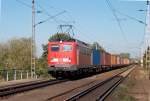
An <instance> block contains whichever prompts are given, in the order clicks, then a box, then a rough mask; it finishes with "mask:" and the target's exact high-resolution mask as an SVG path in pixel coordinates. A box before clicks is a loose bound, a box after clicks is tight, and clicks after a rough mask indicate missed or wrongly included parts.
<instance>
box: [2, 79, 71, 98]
mask: <svg viewBox="0 0 150 101" xmlns="http://www.w3.org/2000/svg"><path fill="white" fill-rule="evenodd" d="M66 81H68V80H67V79H57V80H37V81H31V82H26V83H20V84H13V85H8V86H2V87H1V88H0V97H6V96H9V95H13V94H16V93H20V92H25V91H29V90H33V89H36V88H41V87H45V86H49V85H54V84H58V83H61V82H66Z"/></svg>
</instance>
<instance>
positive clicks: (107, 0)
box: [105, 0, 128, 42]
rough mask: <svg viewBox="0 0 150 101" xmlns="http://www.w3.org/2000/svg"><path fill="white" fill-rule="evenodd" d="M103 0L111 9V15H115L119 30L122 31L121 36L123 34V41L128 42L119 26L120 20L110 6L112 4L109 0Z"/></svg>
mask: <svg viewBox="0 0 150 101" xmlns="http://www.w3.org/2000/svg"><path fill="white" fill-rule="evenodd" d="M105 1H106V4H107V5H108V8H109V9H110V10H111V11H112V14H113V16H114V17H115V19H116V21H117V24H118V26H119V29H120V31H121V33H122V36H123V38H124V40H125V42H128V40H127V38H126V36H125V33H124V31H123V28H122V26H121V23H120V20H119V18H118V16H117V14H116V10H115V9H114V7H113V6H112V4H111V2H110V1H109V0H105Z"/></svg>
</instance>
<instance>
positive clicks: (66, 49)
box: [63, 45, 72, 51]
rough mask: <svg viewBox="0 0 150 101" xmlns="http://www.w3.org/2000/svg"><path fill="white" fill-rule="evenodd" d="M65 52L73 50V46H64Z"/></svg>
mask: <svg viewBox="0 0 150 101" xmlns="http://www.w3.org/2000/svg"><path fill="white" fill-rule="evenodd" d="M63 50H64V51H71V50H72V46H71V45H64V46H63Z"/></svg>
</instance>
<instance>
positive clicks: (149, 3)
mask: <svg viewBox="0 0 150 101" xmlns="http://www.w3.org/2000/svg"><path fill="white" fill-rule="evenodd" d="M146 22H147V26H146V34H147V40H146V41H147V45H146V49H147V51H146V68H147V70H148V72H149V68H150V67H149V62H150V61H149V59H148V57H149V56H147V55H149V54H147V53H149V50H148V48H147V47H149V46H150V1H149V0H147V17H146ZM148 74H149V79H150V72H149V73H148Z"/></svg>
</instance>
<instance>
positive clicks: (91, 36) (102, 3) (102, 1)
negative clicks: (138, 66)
mask: <svg viewBox="0 0 150 101" xmlns="http://www.w3.org/2000/svg"><path fill="white" fill-rule="evenodd" d="M31 1H32V0H1V7H0V8H1V17H0V43H3V42H7V41H8V40H10V39H11V38H20V37H31V35H32V27H31V25H32V9H31ZM35 2H36V10H37V11H41V13H36V23H38V22H40V21H43V20H45V19H47V18H49V16H54V15H57V14H59V13H61V12H64V11H65V12H64V13H62V14H61V15H58V16H56V17H55V18H54V19H50V20H48V21H46V22H44V23H42V24H39V25H37V26H36V45H37V46H36V47H37V56H40V55H41V54H42V47H41V45H42V44H46V43H47V42H48V38H49V37H50V36H51V35H53V34H54V33H56V32H58V30H59V29H58V25H60V24H71V25H73V26H74V28H73V30H74V34H75V35H74V37H75V38H77V39H80V40H82V41H85V42H87V43H93V42H95V41H97V42H99V44H100V45H101V46H103V47H104V48H105V49H106V50H107V51H108V52H111V53H116V54H117V53H121V52H128V53H131V56H132V57H139V55H140V47H141V43H142V42H143V40H144V35H145V32H144V30H145V25H144V24H141V23H139V22H138V21H136V20H133V19H131V18H129V17H126V16H123V15H121V14H119V13H115V14H116V16H117V18H118V20H119V21H120V25H121V28H122V31H123V33H122V31H121V30H120V28H119V26H118V23H117V21H116V18H115V16H114V15H113V13H112V10H111V9H110V8H109V6H108V5H107V3H106V0H35ZM110 2H111V4H112V5H113V8H114V9H116V10H117V11H119V12H121V13H123V14H126V15H128V16H130V17H134V18H136V19H139V20H141V21H144V22H145V15H146V12H145V11H143V12H139V11H138V10H139V9H143V10H145V9H146V3H145V2H139V1H130V0H110ZM48 15H49V16H48Z"/></svg>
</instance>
